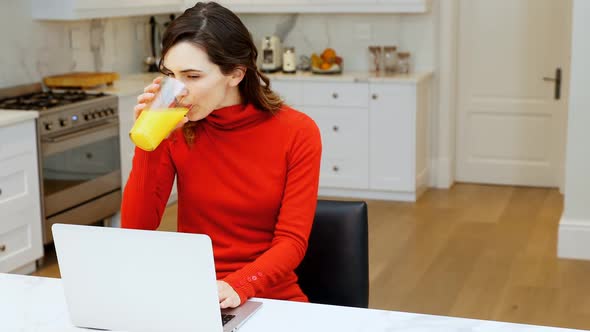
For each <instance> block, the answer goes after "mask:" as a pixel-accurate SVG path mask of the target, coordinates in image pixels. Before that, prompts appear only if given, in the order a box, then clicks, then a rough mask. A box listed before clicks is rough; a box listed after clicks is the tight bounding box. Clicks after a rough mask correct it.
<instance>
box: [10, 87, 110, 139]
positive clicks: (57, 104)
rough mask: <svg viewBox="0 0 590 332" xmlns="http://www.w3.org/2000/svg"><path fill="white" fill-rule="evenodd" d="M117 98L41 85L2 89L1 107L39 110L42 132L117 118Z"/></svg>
mask: <svg viewBox="0 0 590 332" xmlns="http://www.w3.org/2000/svg"><path fill="white" fill-rule="evenodd" d="M117 104H118V101H117V97H116V96H112V95H107V94H105V93H102V92H88V91H83V90H48V91H44V90H43V89H42V86H41V84H29V85H24V86H20V87H14V88H7V89H0V109H4V110H21V111H37V112H39V121H38V127H39V135H40V136H45V135H48V134H54V133H61V132H66V131H71V130H77V129H79V128H82V127H87V126H92V125H94V124H97V123H98V122H104V120H106V119H110V120H114V119H117V117H118V115H117Z"/></svg>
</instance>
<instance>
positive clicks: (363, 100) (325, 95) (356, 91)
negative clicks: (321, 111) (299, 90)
mask: <svg viewBox="0 0 590 332" xmlns="http://www.w3.org/2000/svg"><path fill="white" fill-rule="evenodd" d="M303 95H304V100H303V102H304V105H305V106H339V107H368V105H369V86H368V84H366V83H338V82H333V83H324V82H305V84H304V85H303Z"/></svg>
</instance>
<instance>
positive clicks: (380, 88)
mask: <svg viewBox="0 0 590 332" xmlns="http://www.w3.org/2000/svg"><path fill="white" fill-rule="evenodd" d="M428 78H429V75H424V76H420V75H418V76H416V77H414V78H412V79H410V78H406V79H400V80H395V79H390V80H387V79H380V78H378V79H373V80H371V79H366V78H365V79H361V80H360V81H359V80H355V81H353V82H350V81H347V82H338V81H335V80H333V79H331V80H321V78H319V79H310V78H309V77H307V76H302V79H300V80H298V79H293V78H291V79H283V80H281V79H280V78H279V79H277V78H274V79H272V82H271V87H272V88H273V90H274V91H276V92H277V93H279V94H280V95H281V97H283V99H284V100H285V101H286V102H287V103H288V104H290V105H294V104H297V105H296V107H295V108H296V109H299V110H300V111H302V112H304V113H306V114H308V115H309V116H310V117H311V118H312V119H313V120H314V121H315V122H316V124H317V126H318V128H319V129H320V133H321V136H322V146H323V150H322V161H321V168H320V191H319V194H320V195H325V196H340V197H358V198H365V199H389V200H404V201H414V200H416V199H417V197H418V196H419V195H420V193H421V192H423V191H424V190H425V189H426V187H427V182H428V176H429V167H428V153H429V152H428V146H427V142H428V139H427V133H428V131H427V121H428V106H429V103H428V100H429V79H428ZM343 79H344V78H343Z"/></svg>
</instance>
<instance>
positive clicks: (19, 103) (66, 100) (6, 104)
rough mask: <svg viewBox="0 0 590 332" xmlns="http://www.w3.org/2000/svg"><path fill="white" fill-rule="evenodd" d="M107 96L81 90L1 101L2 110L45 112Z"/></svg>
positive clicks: (35, 93)
mask: <svg viewBox="0 0 590 332" xmlns="http://www.w3.org/2000/svg"><path fill="white" fill-rule="evenodd" d="M103 96H105V94H104V93H88V92H85V91H81V90H65V91H47V92H43V91H40V92H33V93H28V94H25V95H22V96H16V97H12V98H6V99H2V100H0V109H14V110H35V111H45V110H48V109H51V108H54V107H60V106H65V105H70V104H72V103H76V102H81V101H86V100H90V99H95V98H100V97H103Z"/></svg>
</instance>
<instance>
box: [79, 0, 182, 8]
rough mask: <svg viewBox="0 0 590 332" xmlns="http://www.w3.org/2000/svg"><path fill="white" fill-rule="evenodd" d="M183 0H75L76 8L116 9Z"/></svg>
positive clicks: (162, 4)
mask: <svg viewBox="0 0 590 332" xmlns="http://www.w3.org/2000/svg"><path fill="white" fill-rule="evenodd" d="M182 2H183V0H76V1H75V7H76V8H77V9H117V8H133V7H136V8H137V7H139V8H141V7H158V6H169V5H176V6H179V8H180V5H182Z"/></svg>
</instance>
